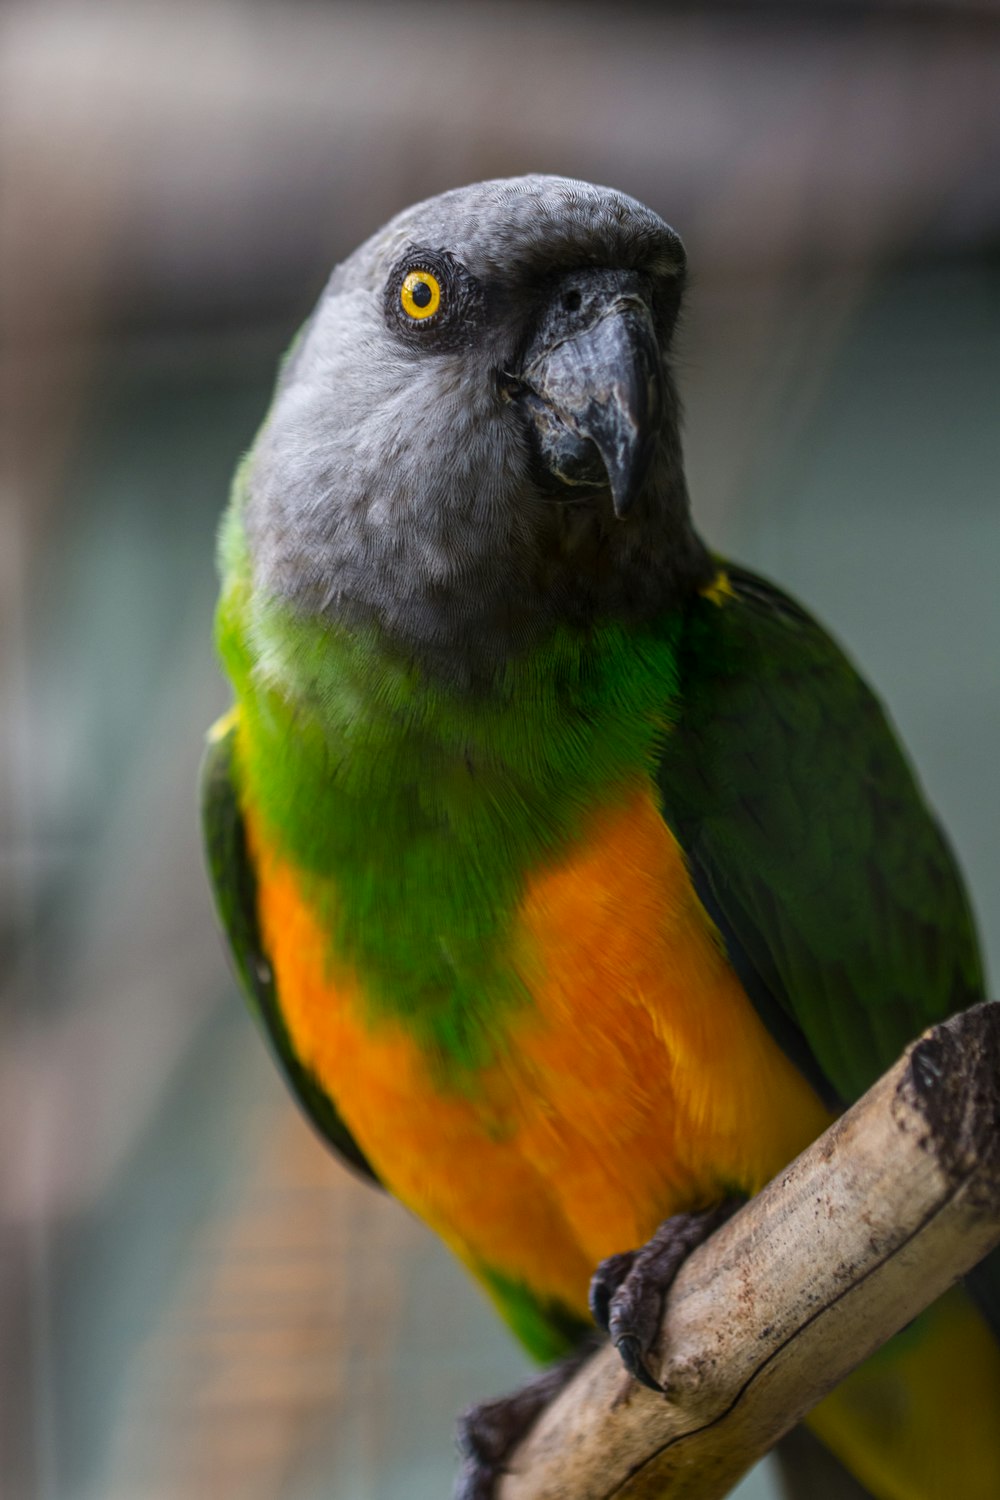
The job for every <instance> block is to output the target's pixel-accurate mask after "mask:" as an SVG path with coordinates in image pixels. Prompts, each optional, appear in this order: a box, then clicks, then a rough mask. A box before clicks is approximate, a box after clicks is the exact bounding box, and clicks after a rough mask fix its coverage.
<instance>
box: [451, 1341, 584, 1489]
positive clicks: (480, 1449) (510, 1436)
mask: <svg viewBox="0 0 1000 1500" xmlns="http://www.w3.org/2000/svg"><path fill="white" fill-rule="evenodd" d="M597 1346H598V1339H597V1336H596V1335H594V1336H592V1337H587V1338H585V1339H583V1341H582V1342H581V1344H580V1345H579V1347H578V1348H577V1349H574V1351H573V1353H572V1354H568V1355H567V1356H566V1358H565V1359H560V1360H557V1361H556V1363H555V1364H554V1365H550V1366H549V1367H548V1369H547V1370H543V1371H542V1373H541V1374H540V1375H536V1376H535V1378H534V1379H533V1380H529V1381H527V1382H526V1383H525V1384H524V1385H522V1386H520V1387H519V1389H518V1390H516V1391H514V1392H513V1393H512V1394H511V1395H509V1396H501V1397H500V1398H499V1399H498V1400H496V1401H483V1402H481V1403H480V1404H479V1405H478V1406H470V1407H469V1408H468V1410H467V1411H464V1412H463V1413H462V1415H461V1416H460V1417H459V1419H458V1449H459V1453H460V1454H461V1456H462V1466H461V1468H460V1469H459V1472H458V1478H457V1479H456V1481H455V1487H454V1489H453V1490H452V1500H494V1497H495V1495H496V1487H497V1485H498V1484H499V1482H500V1480H501V1479H502V1478H503V1476H504V1474H505V1473H506V1472H507V1461H508V1459H509V1458H510V1456H511V1454H512V1453H513V1452H514V1449H515V1448H516V1447H517V1445H518V1443H520V1441H521V1439H522V1438H523V1437H524V1436H525V1435H526V1433H527V1432H528V1430H529V1428H530V1427H531V1426H532V1425H533V1423H534V1422H535V1421H536V1420H537V1419H538V1417H539V1416H540V1415H541V1414H542V1412H543V1411H544V1410H545V1408H546V1406H548V1404H549V1402H550V1401H551V1400H552V1399H553V1397H555V1396H557V1395H558V1394H559V1392H560V1391H561V1390H562V1388H563V1386H564V1385H566V1383H567V1382H568V1381H569V1380H571V1379H572V1378H573V1376H574V1375H575V1374H576V1372H577V1370H578V1369H579V1368H580V1366H581V1365H582V1364H584V1363H585V1362H586V1360H588V1359H589V1358H590V1356H591V1354H593V1352H594V1350H595V1349H596V1348H597Z"/></svg>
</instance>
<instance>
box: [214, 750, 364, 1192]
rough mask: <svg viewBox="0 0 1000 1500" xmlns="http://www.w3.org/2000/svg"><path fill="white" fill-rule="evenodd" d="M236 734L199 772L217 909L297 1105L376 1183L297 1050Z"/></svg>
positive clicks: (247, 993) (359, 1150) (249, 996)
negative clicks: (264, 902) (241, 785)
mask: <svg viewBox="0 0 1000 1500" xmlns="http://www.w3.org/2000/svg"><path fill="white" fill-rule="evenodd" d="M234 739H235V735H234V732H233V731H232V730H230V731H229V732H228V733H227V734H225V735H223V736H222V737H221V738H219V739H216V740H213V741H211V742H210V743H209V746H208V749H207V750H206V752H205V760H204V763H203V765H202V774H201V810H202V827H203V831H204V837H205V853H206V859H207V863H208V870H209V875H210V876H211V880H212V888H213V891H214V894H215V906H216V911H217V912H218V915H219V920H220V922H221V923H222V927H223V929H224V931H225V934H226V937H227V938H228V940H229V947H230V951H231V952H232V955H233V959H234V961H235V965H236V970H237V973H238V975H239V977H240V980H241V981H242V985H243V989H244V991H245V993H246V996H247V998H248V1000H249V1001H250V1007H251V1009H252V1011H253V1012H254V1015H255V1016H256V1017H257V1019H258V1021H259V1022H260V1024H261V1027H262V1029H263V1030H264V1032H265V1034H266V1035H267V1037H268V1040H269V1041H270V1043H271V1046H272V1048H273V1050H274V1052H275V1055H276V1057H277V1059H278V1063H279V1065H280V1066H281V1068H282V1070H283V1071H284V1073H285V1075H286V1077H287V1078H288V1081H289V1083H290V1084H291V1086H292V1090H293V1092H294V1093H295V1095H296V1097H297V1098H298V1100H299V1102H300V1104H301V1105H302V1107H303V1109H304V1110H305V1112H306V1114H307V1115H308V1117H309V1119H310V1120H311V1121H312V1123H313V1124H314V1125H315V1126H316V1128H317V1129H318V1130H319V1132H320V1134H321V1135H322V1136H323V1137H324V1138H325V1139H326V1140H327V1141H328V1142H329V1144H330V1145H331V1146H333V1148H334V1149H335V1150H336V1151H337V1152H338V1153H339V1154H340V1155H341V1156H342V1157H343V1159H344V1160H345V1161H346V1162H347V1164H348V1165H349V1166H351V1167H353V1168H354V1169H355V1170H356V1171H358V1172H360V1173H361V1174H363V1175H364V1176H365V1177H367V1178H369V1179H370V1180H371V1181H372V1182H375V1183H377V1182H378V1178H377V1177H376V1175H375V1173H374V1172H373V1171H372V1168H371V1166H370V1165H369V1163H368V1161H367V1159H366V1157H365V1155H364V1153H363V1152H362V1151H361V1149H360V1147H359V1146H358V1144H357V1142H356V1141H355V1140H354V1137H353V1136H352V1135H351V1133H350V1131H349V1130H348V1128H347V1126H346V1125H345V1124H344V1122H343V1120H342V1119H341V1118H340V1115H339V1114H338V1113H337V1110H336V1107H335V1105H334V1103H333V1101H332V1100H331V1099H330V1098H329V1096H328V1095H327V1094H326V1093H325V1092H324V1091H323V1089H322V1088H321V1087H320V1086H319V1084H318V1083H317V1081H316V1079H315V1078H314V1077H313V1075H312V1074H311V1073H310V1072H309V1070H308V1069H307V1068H305V1067H303V1065H302V1063H301V1062H300V1060H299V1058H298V1057H297V1056H296V1054H295V1051H294V1049H293V1048H292V1045H291V1042H290V1040H289V1037H288V1032H287V1031H286V1029H285V1025H284V1022H283V1020H282V1017H281V1009H280V1006H279V1003H278V996H277V993H276V991H275V984H274V974H273V970H272V968H271V963H270V960H269V958H268V956H267V954H266V953H265V951H264V946H263V943H262V941H261V935H260V926H259V923H258V919H257V888H256V879H255V877H254V871H253V866H252V864H251V862H250V859H249V856H248V854H247V848H246V836H245V832H244V827H243V816H242V813H241V812H240V806H239V800H238V798H237V793H236V781H235V774H234V765H233V742H234Z"/></svg>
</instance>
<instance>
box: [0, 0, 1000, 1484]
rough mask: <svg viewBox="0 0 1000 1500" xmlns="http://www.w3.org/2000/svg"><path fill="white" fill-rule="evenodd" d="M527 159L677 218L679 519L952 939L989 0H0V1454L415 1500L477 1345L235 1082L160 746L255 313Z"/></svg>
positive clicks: (82, 1475)
mask: <svg viewBox="0 0 1000 1500" xmlns="http://www.w3.org/2000/svg"><path fill="white" fill-rule="evenodd" d="M528 170H543V171H554V172H562V173H566V174H569V175H576V176H581V177H586V178H590V179H593V180H596V181H603V182H607V183H611V184H613V185H615V186H617V187H620V188H623V189H625V190H627V191H628V192H631V193H633V194H635V195H636V196H638V197H639V198H641V199H644V200H645V201H647V202H648V203H650V204H651V205H652V206H653V207H654V208H656V209H657V210H659V211H660V212H661V213H663V214H664V216H665V217H666V218H668V219H669V220H670V221H671V222H672V223H674V224H675V225H676V226H677V228H678V229H679V230H680V231H681V233H682V235H683V237H684V239H685V241H686V243H687V246H688V250H689V255H690V259H691V263H692V266H693V284H692V289H691V293H690V298H689V307H688V314H687V318H686V322H685V325H684V328H683V332H682V335H681V340H680V348H679V354H678V362H679V373H680V381H681V385H682V387H683V391H684V395H685V399H686V404H687V412H688V418H687V452H688V457H689V469H690V479H691V487H692V492H693V495H694V499H695V505H696V509H697V513H698V516H699V518H700V521H701V523H702V526H703V529H704V531H705V532H706V534H707V535H708V536H709V537H710V538H711V539H712V540H713V541H714V542H715V543H717V545H718V546H719V547H720V548H724V549H726V550H729V551H731V552H733V553H734V554H736V555H738V556H740V557H741V558H742V559H744V560H745V561H747V562H749V563H751V564H753V565H756V566H757V567H759V568H761V569H762V570H764V571H766V572H768V573H770V574H772V575H774V576H776V577H777V578H779V579H780V580H781V581H782V582H783V583H785V584H786V585H787V586H788V587H790V588H791V589H792V590H793V591H795V592H796V593H798V594H800V595H801V596H802V597H803V598H804V599H805V600H806V601H808V603H809V604H810V605H811V606H813V607H814V608H815V609H816V610H817V611H818V612H819V613H820V615H821V616H822V617H823V618H825V619H826V620H827V622H828V623H830V624H831V625H832V626H833V628H834V629H835V631H836V632H837V633H838V634H839V636H840V637H841V639H842V640H844V641H845V642H846V643H847V645H848V646H849V647H850V649H851V650H852V651H853V652H854V653H855V655H856V656H857V657H858V658H859V659H860V660H861V661H863V662H864V664H865V666H866V668H867V669H868V671H869V672H870V674H871V675H872V676H873V678H874V679H875V681H876V682H877V683H878V684H879V686H880V688H881V690H882V692H883V693H884V695H885V696H886V698H887V699H888V700H889V702H890V704H891V707H892V711H893V714H894V716H895V718H896V720H897V722H898V724H899V725H900V727H901V729H902V730H903V732H904V734H905V736H906V737H907V739H908V742H909V744H910V746H911V748H912V751H913V754H914V756H915V759H916V761H917V763H918V765H919V768H920V771H921V773H922V775H923V777H924V779H925V781H926V783H927V785H928V787H929V789H930V792H931V794H932V796H933V798H934V801H935V802H936V804H937V806H938V807H939V809H940V810H941V812H942V814H943V816H944V818H945V820H946V822H947V824H948V826H949V827H950V829H951V831H952V834H953V837H954V840H955V842H956V844H957V846H958V848H959V850H960V853H961V856H962V859H963V861H964V864H965V867H966V869H967V871H968V874H969V877H970V880H971V883H972V887H973V890H974V893H975V899H976V903H977V906H978V910H979V914H980V918H981V923H982V927H983V932H984V936H985V938H986V941H987V946H988V948H989V950H990V952H991V955H992V968H993V974H994V975H996V974H997V973H1000V855H998V850H1000V837H998V835H1000V826H998V825H1000V816H998V790H997V775H996V770H995V767H996V760H997V749H996V747H997V745H998V743H1000V667H998V663H1000V603H998V594H997V573H998V568H1000V493H998V491H1000V14H998V11H997V9H996V8H995V7H994V6H993V5H991V4H982V5H974V4H963V3H958V0H956V3H951V4H943V3H940V4H934V3H930V0H927V3H924V4H918V3H912V4H884V5H859V4H846V3H844V4H832V3H803V4H801V5H795V4H791V3H787V4H783V5H779V4H763V3H760V4H754V3H751V0H746V3H743V4H740V5H724V4H712V3H703V4H700V5H691V6H677V5H675V6H667V5H664V6H661V7H659V8H657V9H655V10H653V9H640V8H637V7H634V6H632V5H630V4H628V3H626V0H615V3H614V4H593V5H587V6H582V5H570V4H556V3H551V0H544V3H536V4H530V5H529V4H520V3H517V0H507V3H506V4H505V5H503V6H502V7H501V6H488V5H485V4H484V5H481V6H476V5H468V4H467V5H458V4H449V3H444V0H442V3H438V4H427V3H417V0H412V3H409V4H394V5H389V4H386V5H377V6H376V5H374V4H360V3H358V4H319V3H307V0H285V3H270V4H267V3H263V0H160V3H146V0H129V3H125V0H122V3H117V4H107V3H101V0H87V3H71V0H64V3H58V0H43V3H37V0H36V3H28V0H7V3H6V4H5V5H4V6H3V9H2V10H0V195H2V196H0V294H2V299H3V301H2V308H3V341H2V354H0V381H2V390H0V396H2V404H0V420H2V423H3V454H4V473H3V482H2V489H0V632H2V649H0V954H2V965H3V967H2V971H0V1143H2V1147H0V1166H2V1173H3V1179H2V1186H3V1197H2V1210H0V1213H2V1217H0V1234H2V1260H0V1271H2V1283H0V1338H2V1344H0V1491H2V1494H3V1496H4V1500H209V1497H211V1500H236V1497H239V1500H320V1497H323V1500H403V1497H406V1500H443V1497H444V1496H445V1495H446V1494H447V1493H448V1486H449V1483H450V1478H451V1473H452V1468H453V1456H452V1440H451V1424H452V1417H453V1413H454V1412H455V1410H456V1409H457V1408H459V1407H460V1406H462V1405H464V1404H465V1403H467V1402H468V1401H470V1400H472V1399H474V1398H476V1397H480V1396H485V1395H487V1394H490V1393H494V1392H498V1391H500V1390H502V1389H503V1388H505V1387H506V1386H509V1385H510V1384H511V1383H513V1382H514V1381H515V1380H516V1379H517V1378H519V1376H520V1375H521V1374H522V1372H523V1369H524V1366H523V1363H522V1360H521V1356H520V1355H519V1354H518V1352H517V1350H516V1349H515V1348H514V1346H513V1345H512V1343H511V1341H510V1340H509V1338H508V1337H507V1335H506V1334H505V1332H504V1331H503V1329H502V1328H500V1327H499V1326H498V1325H497V1324H496V1323H495V1322H494V1320H493V1317H492V1315H491V1313H490V1312H489V1311H488V1309H487V1308H486V1306H485V1304H483V1303H482V1301H481V1300H480V1297H479V1294H478V1293H477V1292H476V1291H475V1289H474V1288H473V1287H471V1285H469V1284H468V1283H467V1282H466V1280H465V1278H464V1276H463V1274H462V1273H461V1272H460V1271H459V1270H458V1268H457V1267H456V1266H455V1265H453V1264H452V1263H451V1261H450V1260H449V1258H448V1256H447V1255H446V1253H445V1252H444V1251H443V1250H442V1249H441V1248H440V1247H439V1246H438V1245H437V1244H436V1243H435V1242H434V1241H433V1240H432V1239H431V1237H430V1236H429V1235H428V1234H427V1233H426V1232H425V1231H424V1230H423V1229H422V1227H421V1226H420V1225H418V1224H416V1223H415V1222H414V1221H412V1220H411V1219H410V1218H409V1217H408V1216H407V1215H406V1214H405V1213H404V1212H403V1211H402V1210H401V1209H399V1208H398V1207H396V1206H395V1205H393V1204H392V1203H390V1202H388V1201H386V1200H385V1199H383V1198H382V1197H381V1196H380V1195H378V1194H376V1193H375V1192H373V1191H370V1190H369V1189H367V1188H365V1187H363V1186H361V1185H360V1184H358V1183H356V1182H355V1181H353V1180H352V1179H351V1178H350V1177H349V1176H348V1175H347V1174H346V1173H345V1172H343V1171H342V1170H341V1169H340V1168H339V1167H338V1166H337V1165H336V1164H335V1163H334V1162H333V1161H332V1160H331V1159H329V1158H328V1157H327V1156H326V1155H325V1153H324V1152H323V1150H322V1149H321V1147H320V1146H319V1144H318V1143H317V1141H316V1140H315V1139H314V1137H313V1136H312V1135H311V1133H310V1131H309V1129H308V1128H307V1126H306V1125H305V1124H304V1123H303V1122H302V1121H301V1120H300V1118H299V1116H298V1115H297V1113H296V1111H295V1108H294V1106H293V1105H292V1104H291V1103H290V1101H289V1100H288V1099H287V1098H286V1096H285V1093H284V1091H283V1088H282V1085H281V1084H280V1082H279V1080H278V1077H277V1074H276V1073H275V1072H274V1070H273V1068H272V1066H271V1064H270V1062H269V1060H268V1058H267V1057H266V1055H265V1052H264V1049H263V1048H262V1047H261V1045H260V1043H259V1041H258V1039H257V1037H256V1035H255V1033H254V1032H253V1029H252V1027H251V1024H250V1022H249V1021H248V1020H247V1018H246V1016H245V1015H244V1013H243V1010H242V1008H241V1005H240V1002H239V1000H238V997H237V995H236V993H235V989H234V986H233V983H232V980H231V978H230V976H229V973H228V969H227V966H226V962H225V959H224V956H223V952H222V948H221V944H220V941H219V940H218V938H217V935H216V932H215V928H214V924H213V920H212V916H211V911H210V904H209V897H208V891H207V887H206V884H205V881H204V879H203V876H202V873H201V866H200V851H199V843H198V833H197V823H196V794H195V783H196V773H197V765H198V760H199V755H200V748H201V742H202V734H203V731H204V728H205V726H207V725H208V723H209V722H210V721H211V720H212V718H213V717H214V716H215V715H216V714H217V713H218V712H219V711H221V709H222V708H223V707H224V706H225V703H226V693H225V690H224V687H223V684H222V682H221V680H220V678H219V676H218V673H217V669H216V666H215V662H214V659H213V653H212V649H211V644H210V632H211V613H212V604H213V594H214V587H215V584H214V574H213V556H212V553H213V538H214V532H215V527H216V523H217V518H218V515H219V512H220V509H221V507H222V505H223V503H224V501H225V497H226V491H227V483H228V477H229V475H230V473H231V471H232V469H233V466H234V463H235V461H236V460H237V458H238V457H239V455H240V454H241V453H242V452H243V451H244V450H245V448H246V447H247V446H248V444H249V443H250V441H251V438H252V435H253V432H254V428H255V425H256V423H257V422H258V421H259V419H260V417H261V416H262V414H263V411H264V409H265V405H266V402H267V399H268V391H269V387H270V383H271V380H272V374H273V370H274V366H275V362H276V360H277V358H278V355H279V353H280V351H281V349H282V348H283V346H284V345H285V344H286V343H287V341H288V340H289V338H290V337H291V335H292V333H293V331H294V329H295V328H296V326H297V324H298V322H299V321H300V320H301V319H302V318H303V316H304V315H305V314H306V312H307V311H308V310H309V307H310V305H311V303H312V301H313V299H314V298H315V296H316V295H317V293H318V292H319V290H320V288H321V286H322V283H323V281H324V278H325V276H326V274H327V272H328V269H329V267H330V265H331V264H332V263H333V262H334V261H335V260H336V259H338V258H339V257H340V256H341V255H343V254H344V253H346V252H347V251H349V250H350V249H351V248H352V247H353V246H354V244H355V243H357V241H358V240H359V239H360V238H362V237H363V236H365V235H367V234H368V233H370V232H371V231H373V230H374V229H375V228H377V227H378V225H379V224H380V223H381V222H382V221H383V220H384V219H385V218H387V217H388V216H389V215H390V214H392V213H393V212H395V211H396V210H397V209H399V208H400V207H402V206H404V205H406V204H407V203H409V202H411V201H413V200H415V199H417V198H419V197H422V196H425V195H427V194H430V193H434V192H437V191H439V190H441V189H443V188H446V187H449V186H454V185H456V184H459V183H462V182H465V181H469V180H473V179H476V178H480V177H484V176H491V175H502V174H512V173H519V172H523V171H528ZM994 982H996V981H994ZM772 1485H773V1479H772V1477H771V1476H769V1472H768V1469H767V1466H766V1465H765V1466H764V1467H762V1468H761V1469H760V1470H759V1471H757V1472H756V1473H755V1474H754V1475H753V1476H751V1478H750V1479H749V1480H748V1481H747V1482H746V1485H745V1488H744V1489H742V1490H741V1492H740V1493H741V1495H743V1496H744V1500H750V1497H756V1500H764V1497H766V1496H769V1495H772V1494H773V1493H775V1491H774V1489H773V1487H772Z"/></svg>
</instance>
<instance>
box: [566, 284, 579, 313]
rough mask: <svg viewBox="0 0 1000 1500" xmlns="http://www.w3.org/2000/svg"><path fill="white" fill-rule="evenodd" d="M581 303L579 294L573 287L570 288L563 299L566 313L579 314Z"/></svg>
mask: <svg viewBox="0 0 1000 1500" xmlns="http://www.w3.org/2000/svg"><path fill="white" fill-rule="evenodd" d="M582 301H583V297H582V296H581V295H580V292H579V291H578V290H577V288H576V287H575V286H574V287H571V288H570V290H569V291H568V292H567V293H566V295H565V296H564V297H563V307H564V308H565V309H566V311H567V312H579V311H580V304H581V303H582Z"/></svg>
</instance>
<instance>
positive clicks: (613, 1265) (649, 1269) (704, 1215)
mask: <svg viewBox="0 0 1000 1500" xmlns="http://www.w3.org/2000/svg"><path fill="white" fill-rule="evenodd" d="M739 1206H740V1200H739V1199H736V1198H729V1199H727V1200H726V1201H725V1202H724V1203H720V1204H718V1205H717V1206H716V1207H715V1208H709V1209H704V1210H702V1211H701V1212H700V1213H691V1214H675V1215H674V1216H673V1218H672V1219H666V1220H665V1221H664V1223H662V1224H661V1225H660V1227H659V1229H658V1230H657V1231H656V1233H655V1234H654V1235H653V1237H652V1239H651V1240H649V1241H648V1242H647V1243H646V1244H645V1245H643V1246H642V1248H641V1249H639V1250H626V1251H625V1252H624V1253H622V1254H621V1255H612V1256H609V1257H608V1259H607V1260H602V1261H601V1264H600V1265H599V1266H598V1268H597V1270H596V1271H595V1273H594V1278H593V1280H592V1281H591V1283H590V1310H591V1312H592V1313H593V1315H594V1322H595V1323H596V1324H597V1326H598V1327H599V1328H603V1329H604V1331H605V1333H607V1334H608V1335H609V1337H610V1339H611V1342H612V1343H613V1344H614V1346H615V1348H616V1349H617V1350H618V1353H619V1354H620V1355H621V1360H622V1364H623V1365H624V1366H625V1368H626V1370H628V1372H629V1374H630V1375H631V1376H633V1377H634V1378H635V1379H636V1380H638V1381H640V1382H641V1383H642V1384H643V1385H645V1386H648V1387H649V1389H650V1390H651V1391H659V1392H661V1393H663V1387H662V1385H661V1384H660V1382H659V1381H658V1380H657V1379H656V1378H655V1377H654V1376H653V1375H652V1374H651V1373H650V1370H649V1365H648V1362H647V1361H648V1359H649V1353H650V1350H651V1349H652V1347H653V1343H654V1341H655V1339H656V1335H657V1332H658V1330H659V1327H660V1320H661V1318H662V1316H663V1303H664V1300H665V1298H666V1295H667V1293H668V1292H669V1290H670V1288H671V1286H672V1285H673V1281H674V1277H675V1276H676V1275H677V1272H678V1271H679V1270H680V1268H681V1266H682V1265H683V1264H684V1262H685V1261H686V1260H687V1258H688V1256H689V1255H690V1254H691V1251H692V1250H694V1249H696V1248H697V1246H698V1245H701V1244H703V1243H704V1241H705V1240H707V1239H708V1237H709V1236H710V1235H711V1234H714V1232H715V1230H716V1229H718V1227H719V1225H720V1224H724V1223H725V1221H726V1220H727V1219H728V1218H730V1216H731V1215H732V1214H734V1213H735V1212H736V1210H737V1209H738V1208H739Z"/></svg>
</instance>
